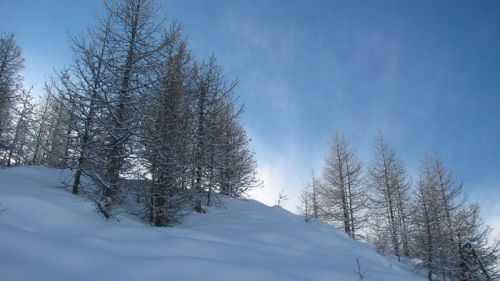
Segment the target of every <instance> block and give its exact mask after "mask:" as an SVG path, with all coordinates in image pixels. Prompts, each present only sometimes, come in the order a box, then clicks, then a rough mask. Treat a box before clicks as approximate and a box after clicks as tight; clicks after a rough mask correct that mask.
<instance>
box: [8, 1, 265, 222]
mask: <svg viewBox="0 0 500 281" xmlns="http://www.w3.org/2000/svg"><path fill="white" fill-rule="evenodd" d="M159 11H160V9H159V8H158V6H157V5H156V3H155V2H154V1H152V0H116V1H105V2H104V11H103V12H102V13H100V15H99V16H98V17H97V20H96V24H95V25H94V26H93V27H91V28H88V29H87V30H86V31H85V32H83V33H82V34H80V35H77V36H72V37H71V50H72V53H73V58H72V60H71V61H70V62H69V63H68V64H67V66H65V67H64V68H62V69H59V70H57V71H56V73H55V75H54V77H53V78H52V79H50V80H49V81H46V82H45V87H44V93H43V96H42V97H41V98H39V99H38V100H36V101H35V99H34V98H33V96H32V94H31V90H27V89H24V88H23V85H22V84H23V83H22V76H21V75H20V71H21V70H22V68H23V62H24V59H23V57H22V54H21V50H20V47H19V46H18V45H17V44H16V42H15V38H14V35H13V34H3V35H1V37H0V93H1V95H0V162H1V165H2V166H13V165H44V166H48V167H57V168H64V169H71V170H73V171H74V178H73V179H72V182H71V183H70V188H71V191H72V192H73V193H74V194H82V195H84V196H86V197H87V198H89V199H91V200H92V201H93V202H94V203H95V205H96V209H97V210H98V212H99V213H101V214H102V215H103V216H104V217H106V218H108V219H110V218H116V213H117V212H118V210H120V209H122V208H123V206H135V208H134V209H133V210H134V212H137V214H138V215H140V216H141V217H143V218H144V219H145V220H146V221H148V222H150V223H151V224H152V225H155V226H167V225H171V224H173V223H176V222H178V221H179V220H180V218H181V217H182V214H184V213H185V211H186V210H189V209H195V210H197V211H198V212H204V210H205V206H210V205H213V204H217V203H218V195H225V196H231V197H244V196H245V195H246V193H247V192H248V191H249V190H250V189H252V188H254V187H257V186H259V185H260V182H259V181H258V180H257V178H256V167H257V163H256V160H255V157H254V154H253V152H252V151H251V150H250V148H249V141H250V140H249V138H248V136H247V134H246V131H245V129H244V127H243V126H242V122H241V114H242V112H243V107H242V106H241V105H239V104H238V102H237V98H236V96H235V92H234V91H235V87H236V84H237V83H236V81H228V80H227V79H226V77H225V76H224V73H223V70H222V67H221V66H220V65H219V64H218V63H217V61H216V59H215V58H214V57H210V58H208V59H206V60H201V61H200V60H197V59H196V58H195V57H194V55H193V54H192V52H191V51H190V50H189V48H188V44H187V41H186V38H185V37H184V35H183V34H182V27H181V25H180V24H179V23H177V22H173V23H168V22H167V21H166V20H165V18H164V17H162V16H161V14H160V13H159Z"/></svg>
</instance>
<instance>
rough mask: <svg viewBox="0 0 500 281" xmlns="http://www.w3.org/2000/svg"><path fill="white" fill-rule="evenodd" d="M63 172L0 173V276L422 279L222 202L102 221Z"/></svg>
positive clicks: (337, 241) (346, 244)
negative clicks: (201, 209) (170, 222)
mask: <svg viewBox="0 0 500 281" xmlns="http://www.w3.org/2000/svg"><path fill="white" fill-rule="evenodd" d="M70 177H71V174H70V173H69V172H67V171H61V170H56V169H47V168H40V167H20V168H10V169H4V170H0V204H1V205H0V209H1V210H2V211H1V212H0V280H2V281H20V280H23V281H29V280H50V281H56V280H64V281H66V280H75V281H76V280H85V281H89V280H92V281H95V280H120V281H124V280H134V281H138V280H140V281H149V280H174V281H182V280H190V281H196V280H203V281H226V280H227V281H234V280H237V281H245V280H249V281H250V280H251V281H256V280H266V281H273V280H280V281H294V280H315V281H320V280H325V281H326V280H328V281H332V280H338V281H340V280H346V281H350V280H352V281H355V280H359V279H358V278H359V277H358V275H357V274H356V270H357V266H356V258H358V260H359V262H360V264H361V269H362V271H365V272H366V276H365V278H364V280H373V281H391V280H409V281H412V280H424V279H423V278H422V277H421V276H420V275H419V274H417V273H414V272H412V271H411V270H410V269H409V268H404V267H403V266H402V265H401V264H398V263H397V262H395V261H394V260H392V259H390V258H387V257H383V256H380V255H378V254H377V253H376V252H375V251H374V250H373V249H372V247H370V246H369V245H367V244H364V243H361V242H357V241H353V240H351V239H350V238H348V237H347V236H346V235H344V234H343V233H341V232H339V231H337V230H334V229H332V228H331V227H329V226H326V225H324V224H321V223H305V222H304V221H303V220H302V219H301V218H300V217H297V216H295V215H293V214H291V213H289V212H288V211H286V210H283V209H281V208H279V207H268V206H265V205H263V204H261V203H259V202H256V201H252V200H248V201H245V200H234V199H224V200H223V201H224V203H225V206H226V207H225V208H210V209H209V210H208V213H207V214H196V213H195V214H192V215H190V216H188V217H187V218H186V220H185V222H184V223H183V225H181V226H178V227H174V228H153V227H150V226H149V225H146V224H143V223H141V222H139V221H137V220H136V219H135V218H133V217H127V216H122V217H120V222H116V221H106V220H104V219H103V218H101V217H100V216H99V215H98V214H97V213H95V212H94V206H93V205H92V204H91V203H90V202H88V201H85V200H84V199H82V198H81V197H78V196H74V195H72V194H71V193H69V192H68V191H67V190H65V189H64V188H63V187H62V186H63V185H62V184H61V182H62V181H64V180H67V179H68V178H70Z"/></svg>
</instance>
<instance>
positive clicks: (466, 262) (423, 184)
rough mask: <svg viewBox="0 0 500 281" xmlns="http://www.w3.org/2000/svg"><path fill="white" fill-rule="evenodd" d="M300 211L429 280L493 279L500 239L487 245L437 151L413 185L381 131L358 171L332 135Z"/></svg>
mask: <svg viewBox="0 0 500 281" xmlns="http://www.w3.org/2000/svg"><path fill="white" fill-rule="evenodd" d="M298 210H299V212H300V213H301V214H302V215H303V216H304V218H305V220H306V221H311V220H321V221H325V222H327V223H329V224H332V225H334V226H336V227H338V228H339V229H341V230H343V231H344V232H345V233H346V234H347V235H349V236H350V237H351V238H353V239H361V240H365V241H368V242H370V243H371V244H373V245H374V246H375V247H376V248H377V250H378V251H379V252H381V253H384V254H391V255H394V256H395V257H396V258H397V259H398V260H399V261H400V260H401V259H405V260H407V261H411V262H413V263H415V264H416V265H417V266H418V267H420V268H421V269H423V270H425V271H426V273H427V278H428V280H443V281H446V280H457V281H480V280H497V279H498V278H500V275H499V271H498V268H499V261H500V256H499V250H500V247H499V241H498V239H497V240H496V241H491V240H490V239H491V238H490V234H491V228H490V227H488V226H485V225H484V224H483V222H482V220H481V217H480V214H479V205H478V204H477V203H471V202H468V201H467V200H466V199H465V197H464V196H463V195H462V183H461V182H459V181H458V180H457V179H456V177H455V175H454V174H453V172H452V171H451V170H450V169H449V168H447V167H446V166H445V164H444V163H443V161H442V160H441V158H440V157H439V156H438V155H437V153H427V154H425V156H424V157H423V159H422V160H421V162H420V168H419V171H418V176H417V178H416V180H415V181H412V180H411V179H410V177H409V175H408V172H407V169H406V167H405V164H404V162H403V161H402V160H401V159H400V158H399V156H398V155H397V153H396V151H395V150H394V148H393V147H392V146H391V145H390V144H389V143H388V141H387V140H386V138H385V137H384V136H383V134H382V133H379V135H378V136H377V137H376V139H375V147H374V158H373V161H372V162H371V163H370V164H369V165H367V167H366V168H364V167H363V164H362V162H361V161H360V160H359V159H358V158H357V156H356V153H355V151H354V150H353V149H352V148H351V146H350V144H349V142H348V140H347V138H346V137H345V136H344V135H343V134H341V133H340V132H338V131H337V132H335V133H334V136H333V141H332V143H331V145H330V149H329V152H328V154H327V157H326V160H325V166H324V171H323V175H322V176H321V177H316V176H314V174H313V175H312V179H311V181H310V182H309V183H308V184H307V186H306V188H305V190H304V191H303V193H302V194H301V198H300V205H299V207H298Z"/></svg>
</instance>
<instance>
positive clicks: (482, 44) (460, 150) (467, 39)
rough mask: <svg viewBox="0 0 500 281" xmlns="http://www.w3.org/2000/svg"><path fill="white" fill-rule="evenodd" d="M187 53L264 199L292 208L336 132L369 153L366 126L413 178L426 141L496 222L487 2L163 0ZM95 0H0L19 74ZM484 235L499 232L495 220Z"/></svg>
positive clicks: (57, 47)
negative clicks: (217, 79)
mask: <svg viewBox="0 0 500 281" xmlns="http://www.w3.org/2000/svg"><path fill="white" fill-rule="evenodd" d="M161 4H162V6H163V9H164V11H165V12H166V15H167V17H168V18H169V19H172V20H179V21H180V22H182V23H183V25H184V29H185V34H186V35H187V36H188V38H189V43H190V46H191V48H192V49H193V51H194V53H195V55H196V56H197V57H198V58H200V59H203V58H207V57H208V56H209V55H211V54H214V55H215V56H216V57H217V58H218V59H219V62H220V63H221V64H222V65H223V66H224V69H225V72H226V75H227V77H228V78H229V79H238V80H239V81H240V83H239V86H238V88H237V94H238V95H239V97H240V100H241V101H242V102H243V103H245V105H246V113H245V115H244V123H245V125H246V127H247V129H248V132H249V135H250V137H251V138H252V148H253V149H254V150H255V152H256V156H257V159H258V161H259V173H260V176H261V177H262V179H263V180H264V181H265V188H263V189H261V190H259V191H258V192H255V193H254V194H253V196H254V197H255V198H257V199H259V200H261V201H263V202H265V203H268V204H272V203H273V202H274V201H275V200H276V198H277V196H278V193H279V191H280V190H281V189H282V188H285V191H286V193H288V195H289V198H290V200H289V201H288V202H286V203H285V207H287V208H288V209H290V210H295V206H296V204H297V197H298V196H299V193H300V190H301V189H302V188H303V186H304V184H305V182H306V181H307V180H308V178H309V176H310V174H311V170H312V169H314V170H315V172H316V174H321V172H322V171H321V169H322V165H323V161H324V157H325V154H326V152H327V149H328V143H329V141H330V138H331V136H332V134H333V132H334V130H336V129H338V130H340V131H342V132H343V133H345V135H346V136H347V137H348V139H349V140H350V141H351V143H352V145H353V147H354V148H355V149H356V151H357V152H358V154H359V157H360V158H361V159H362V160H363V161H364V162H365V164H368V163H370V161H371V159H372V151H373V139H374V136H375V134H376V132H377V130H378V129H381V130H383V131H384V133H385V134H386V136H387V137H388V139H389V141H390V142H391V143H392V144H393V146H394V147H395V149H396V150H397V151H398V153H399V154H400V156H401V158H403V159H404V161H405V162H406V164H407V167H408V169H409V172H410V174H412V175H415V173H416V171H417V168H418V164H419V161H420V159H421V158H422V156H423V154H424V152H425V151H426V150H435V151H437V152H438V153H439V154H440V155H441V156H442V158H443V159H444V161H445V162H446V163H447V165H448V166H449V167H450V168H451V169H453V170H454V172H455V173H456V175H457V177H458V179H459V180H462V181H463V182H464V189H465V193H466V194H467V196H468V197H469V198H470V199H472V200H476V201H479V202H480V203H481V205H482V209H483V214H484V215H485V217H486V219H487V222H488V223H489V224H491V225H493V226H495V227H496V228H497V229H499V228H500V203H498V201H500V2H498V1H328V0H324V1H286V0H280V1H278V0H272V1H268V0H255V1H234V0H225V1H223V0H215V1H207V0H163V1H161ZM100 5H101V3H100V1H98V0H93V1H90V0H78V1H63V0H45V1H36V0H31V1H26V0H2V1H1V2H0V31H13V32H15V33H16V36H17V40H18V43H19V44H20V45H21V47H22V49H23V52H24V55H25V57H26V69H25V72H24V73H25V76H26V83H27V84H34V85H35V89H36V90H39V89H40V88H41V86H42V83H43V82H42V81H43V79H44V77H50V75H51V74H52V73H53V69H54V68H58V67H60V66H62V65H63V64H64V63H65V62H67V61H69V59H70V57H71V53H70V51H69V44H68V41H69V40H68V36H67V34H68V33H71V34H78V33H79V32H81V31H82V30H83V29H84V28H86V27H88V26H90V25H92V23H93V22H94V15H95V14H96V13H97V9H98V8H99V6H100ZM497 233H500V231H498V230H497Z"/></svg>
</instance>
